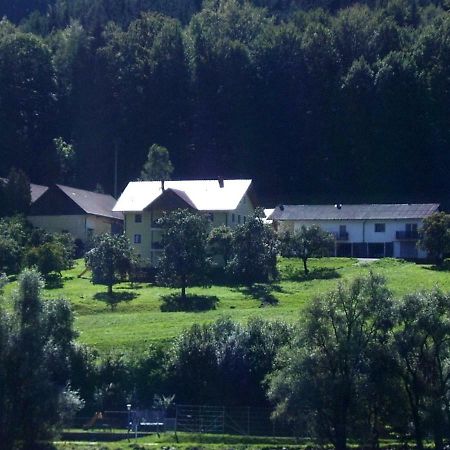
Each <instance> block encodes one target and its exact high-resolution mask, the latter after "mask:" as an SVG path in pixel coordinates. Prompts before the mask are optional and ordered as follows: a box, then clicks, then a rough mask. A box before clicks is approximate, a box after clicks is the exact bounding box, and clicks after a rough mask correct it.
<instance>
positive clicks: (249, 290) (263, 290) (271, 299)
mask: <svg viewBox="0 0 450 450" xmlns="http://www.w3.org/2000/svg"><path fill="white" fill-rule="evenodd" d="M239 290H240V292H242V293H243V294H244V295H246V296H250V297H253V298H254V299H255V300H259V301H260V302H261V305H260V306H261V307H264V306H276V305H278V299H277V298H276V297H275V295H274V294H273V293H274V292H284V291H283V289H282V287H281V286H280V285H278V284H260V283H255V284H252V285H251V286H245V287H243V288H241V289H239Z"/></svg>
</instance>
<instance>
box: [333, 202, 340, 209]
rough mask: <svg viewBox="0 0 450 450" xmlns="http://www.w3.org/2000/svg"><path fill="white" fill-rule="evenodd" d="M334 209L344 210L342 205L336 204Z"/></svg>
mask: <svg viewBox="0 0 450 450" xmlns="http://www.w3.org/2000/svg"><path fill="white" fill-rule="evenodd" d="M334 207H335V208H337V209H341V208H342V203H336V204H335V205H334Z"/></svg>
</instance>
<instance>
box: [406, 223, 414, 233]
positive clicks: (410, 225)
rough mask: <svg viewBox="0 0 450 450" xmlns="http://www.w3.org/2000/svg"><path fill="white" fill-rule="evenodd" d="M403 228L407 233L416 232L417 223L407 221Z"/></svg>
mask: <svg viewBox="0 0 450 450" xmlns="http://www.w3.org/2000/svg"><path fill="white" fill-rule="evenodd" d="M405 230H406V232H407V233H417V223H407V224H406V225H405Z"/></svg>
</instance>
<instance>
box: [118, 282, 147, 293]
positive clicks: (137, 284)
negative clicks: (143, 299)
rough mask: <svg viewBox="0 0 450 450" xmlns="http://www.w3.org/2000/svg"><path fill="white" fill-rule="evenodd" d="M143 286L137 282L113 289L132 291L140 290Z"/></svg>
mask: <svg viewBox="0 0 450 450" xmlns="http://www.w3.org/2000/svg"><path fill="white" fill-rule="evenodd" d="M143 287H144V286H143V285H142V284H140V283H137V282H131V281H130V282H129V283H128V284H127V285H126V286H117V287H116V288H115V289H118V290H120V289H133V290H135V291H136V290H138V289H142V288H143Z"/></svg>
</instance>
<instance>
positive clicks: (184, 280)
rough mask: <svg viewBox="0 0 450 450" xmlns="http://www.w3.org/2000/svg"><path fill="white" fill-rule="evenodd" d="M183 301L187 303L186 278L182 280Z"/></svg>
mask: <svg viewBox="0 0 450 450" xmlns="http://www.w3.org/2000/svg"><path fill="white" fill-rule="evenodd" d="M181 300H182V301H183V302H185V301H186V278H185V277H182V279H181Z"/></svg>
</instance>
